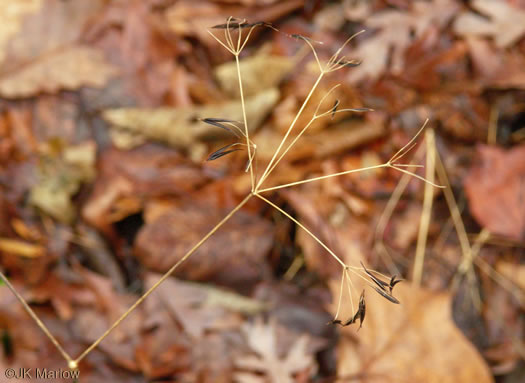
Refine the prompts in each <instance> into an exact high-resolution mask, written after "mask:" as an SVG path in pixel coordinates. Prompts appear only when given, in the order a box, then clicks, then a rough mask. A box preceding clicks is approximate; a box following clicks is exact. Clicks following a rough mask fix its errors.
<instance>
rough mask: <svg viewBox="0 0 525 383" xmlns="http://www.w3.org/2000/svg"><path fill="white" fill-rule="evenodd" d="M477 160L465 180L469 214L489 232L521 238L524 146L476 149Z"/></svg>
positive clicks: (524, 228)
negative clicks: (506, 148) (507, 148)
mask: <svg viewBox="0 0 525 383" xmlns="http://www.w3.org/2000/svg"><path fill="white" fill-rule="evenodd" d="M478 154H479V157H480V161H479V163H478V164H476V165H475V166H474V167H473V168H472V169H471V171H470V174H469V176H468V177H467V179H466V180H465V191H466V194H467V197H468V201H469V207H470V211H471V213H472V215H473V216H474V217H475V218H476V220H477V221H478V222H479V223H480V225H482V226H484V227H485V228H487V229H488V230H490V231H491V232H493V233H495V234H501V235H504V236H507V237H511V238H513V239H516V240H518V241H520V240H523V239H524V238H525V203H524V201H525V145H521V146H518V147H515V148H513V149H510V150H505V149H502V148H498V147H490V146H480V147H479V148H478Z"/></svg>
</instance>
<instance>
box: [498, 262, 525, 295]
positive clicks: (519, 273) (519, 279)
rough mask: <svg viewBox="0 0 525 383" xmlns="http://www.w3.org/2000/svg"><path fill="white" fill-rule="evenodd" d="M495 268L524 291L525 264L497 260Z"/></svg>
mask: <svg viewBox="0 0 525 383" xmlns="http://www.w3.org/2000/svg"><path fill="white" fill-rule="evenodd" d="M496 270H497V271H498V272H500V273H501V274H502V275H503V276H504V277H505V278H508V279H509V280H511V281H512V283H515V284H516V285H517V286H518V287H519V288H521V289H522V290H523V291H525V265H521V264H520V265H516V264H515V263H511V262H505V261H499V262H498V263H497V265H496Z"/></svg>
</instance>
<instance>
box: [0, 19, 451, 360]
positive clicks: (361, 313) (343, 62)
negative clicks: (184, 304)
mask: <svg viewBox="0 0 525 383" xmlns="http://www.w3.org/2000/svg"><path fill="white" fill-rule="evenodd" d="M257 27H267V28H271V29H273V30H275V31H278V30H277V28H275V27H274V26H273V25H271V24H269V23H266V22H257V23H248V22H246V20H239V19H235V18H233V17H230V18H228V19H227V21H226V23H224V24H220V25H216V26H214V27H211V29H210V30H208V33H209V34H210V35H211V36H212V37H213V38H214V39H215V40H216V41H217V42H218V43H219V44H220V45H222V46H223V47H224V48H225V49H226V50H227V51H229V52H230V53H231V54H232V55H233V56H234V57H235V63H236V67H237V77H238V82H239V92H240V101H241V107H242V112H243V121H242V122H241V121H233V120H229V119H227V118H224V117H214V116H213V117H209V118H205V119H202V122H203V123H207V124H211V125H213V126H216V127H217V128H220V129H224V130H226V131H228V132H230V133H231V134H233V135H234V136H236V137H237V138H239V139H240V140H242V142H241V141H239V142H237V143H233V144H230V145H227V146H224V147H222V148H220V149H218V150H216V151H215V152H213V153H212V154H210V156H209V157H208V160H210V161H211V160H216V159H218V158H221V157H223V156H225V155H227V154H229V153H231V152H234V151H238V150H242V148H245V149H246V150H247V152H248V162H247V167H246V172H249V173H250V180H251V191H250V193H249V194H248V195H247V196H246V197H245V198H244V199H243V200H242V201H241V202H240V203H239V204H238V205H237V206H236V207H235V208H234V209H233V210H231V211H230V212H229V213H228V214H227V215H226V216H225V217H224V218H223V219H222V220H221V221H220V222H218V223H217V224H216V225H215V227H213V228H212V229H211V230H210V231H209V232H208V233H207V234H206V235H205V236H204V237H203V238H202V239H201V240H200V241H198V242H197V243H196V244H195V245H194V246H193V247H192V248H191V249H190V250H189V251H188V252H187V253H186V254H185V255H184V256H183V257H182V258H181V259H180V260H179V261H178V262H177V263H175V264H174V265H173V266H172V267H171V268H170V269H169V270H168V271H167V272H166V273H165V274H164V275H163V276H162V277H161V278H160V279H159V280H158V281H157V282H156V283H155V284H154V285H153V286H152V287H151V288H150V289H148V290H147V291H146V292H145V293H144V294H143V295H142V296H141V297H140V298H139V299H137V301H136V302H135V303H134V304H133V305H132V306H131V307H130V308H129V309H127V310H126V312H124V313H123V314H122V315H121V317H120V318H118V319H117V320H116V321H115V322H114V323H113V324H112V325H111V326H110V327H109V328H108V329H107V330H106V331H105V332H104V333H103V334H102V335H101V336H100V337H99V338H98V339H97V340H96V341H95V342H93V343H92V344H91V345H90V346H89V347H88V348H87V349H86V350H84V351H83V352H82V353H81V354H80V355H79V356H78V357H76V358H72V357H71V356H70V355H69V354H68V353H67V352H66V351H65V350H64V349H63V347H62V346H61V345H60V343H59V342H58V341H57V340H56V338H55V337H54V336H53V335H52V334H51V332H50V331H49V329H48V328H47V327H46V326H45V325H44V324H43V323H42V321H40V319H39V318H38V316H37V315H36V314H35V312H34V311H33V310H32V309H31V307H30V306H29V305H28V304H27V302H26V301H25V300H24V298H23V297H22V296H21V295H20V294H19V293H18V292H17V291H16V289H15V288H14V287H13V286H12V284H11V283H10V282H9V280H8V279H7V278H6V276H5V275H4V274H3V273H1V272H0V278H1V279H2V280H3V281H4V282H5V284H6V285H7V286H8V288H9V289H10V290H11V291H12V292H13V294H14V295H15V296H16V298H17V299H18V300H19V301H20V302H21V303H22V305H23V306H24V308H25V310H26V311H27V312H28V313H29V314H30V315H31V317H32V318H33V319H34V320H35V322H36V323H37V325H38V326H39V327H40V328H41V329H42V330H43V331H44V333H45V334H46V336H47V337H48V338H49V339H50V340H51V342H52V343H53V344H54V345H55V346H56V348H57V349H58V350H59V352H60V353H61V354H62V356H63V357H64V359H65V360H66V361H67V363H68V367H69V368H70V369H76V368H78V364H79V362H80V361H81V360H83V359H84V358H85V357H86V356H87V355H88V354H89V353H90V352H91V351H93V349H94V348H96V347H97V346H98V345H99V344H100V342H102V340H104V339H105V338H106V337H107V336H108V335H109V333H111V332H112V331H113V330H114V329H115V328H116V327H118V326H119V325H120V323H121V322H122V321H123V320H124V319H125V318H127V317H128V316H129V315H130V314H131V313H132V312H133V311H134V310H135V309H136V308H137V306H138V305H140V304H141V303H142V302H143V301H144V300H145V299H146V298H147V297H148V296H149V295H150V294H151V293H152V292H154V291H155V290H156V289H157V288H158V287H159V286H160V284H162V283H163V282H164V281H165V280H166V279H167V278H168V277H169V276H170V275H172V274H173V272H174V271H175V270H176V269H177V268H178V267H179V266H180V265H181V264H182V263H183V262H185V261H186V260H187V259H188V258H189V257H191V256H192V255H193V254H194V253H195V252H196V251H197V249H199V247H200V246H201V245H202V244H203V243H204V242H206V240H208V239H209V238H210V237H211V236H212V235H213V234H214V233H215V232H216V231H217V230H218V229H219V228H220V227H222V226H223V225H224V224H225V223H226V222H227V221H228V220H229V219H230V218H231V217H232V216H233V215H234V214H235V213H236V212H237V211H239V210H240V209H241V208H242V207H243V206H244V205H245V204H246V203H247V202H248V201H249V200H250V199H251V198H252V197H256V198H259V199H260V200H262V201H264V202H265V203H267V204H268V205H269V206H271V207H272V208H274V209H276V210H277V211H279V212H281V213H282V214H284V215H285V216H286V217H287V218H289V219H290V220H291V221H293V222H294V223H295V224H296V225H297V226H299V227H300V228H301V229H302V230H304V231H305V232H306V233H307V234H308V235H310V236H311V237H312V238H313V239H314V240H315V241H316V242H318V243H319V245H321V246H322V247H323V248H324V249H325V250H326V251H327V252H328V254H330V255H331V256H332V257H333V258H334V259H335V260H336V261H337V262H338V263H339V264H340V265H341V284H340V294H339V298H338V303H337V311H336V314H335V317H334V319H333V320H332V321H331V323H333V324H339V325H342V326H347V325H350V324H353V323H355V322H356V321H357V320H358V319H359V322H360V327H359V328H361V326H362V325H363V321H364V319H365V312H366V304H365V295H364V291H363V292H362V293H361V296H360V299H359V303H358V309H357V310H355V307H354V302H353V298H352V290H353V284H352V279H351V275H350V273H352V274H354V275H355V276H357V277H359V278H361V279H363V280H365V282H366V283H367V284H368V285H369V286H370V287H371V288H372V289H374V290H375V291H376V292H377V293H378V294H380V295H381V296H382V297H384V298H385V299H387V300H389V301H390V302H392V303H400V302H399V301H398V300H397V299H396V298H395V297H394V296H393V295H392V290H393V288H394V287H395V285H396V284H397V283H399V282H400V281H401V280H400V279H397V277H396V276H393V277H391V278H389V277H387V276H385V275H383V274H381V273H379V272H376V271H372V270H368V269H367V268H366V267H365V266H364V265H363V264H361V266H353V265H348V264H346V263H345V262H344V261H343V260H342V259H341V258H340V257H339V256H337V255H336V254H335V253H334V252H333V251H332V250H331V249H330V248H329V247H328V246H327V245H326V244H325V243H324V242H323V241H322V240H321V239H319V237H317V236H316V235H315V234H313V233H312V232H311V231H310V230H309V229H308V228H307V227H306V226H304V225H303V224H302V223H300V222H299V221H298V220H296V219H295V218H293V217H292V216H291V215H290V214H288V213H287V212H285V211H284V210H283V209H281V208H280V207H279V206H277V205H276V204H275V203H274V202H272V201H271V200H270V199H268V198H267V197H265V196H263V194H264V193H266V192H269V191H275V190H279V189H284V188H289V187H292V186H296V185H300V184H304V183H309V182H314V181H319V180H323V179H327V178H332V177H338V176H342V175H346V174H351V173H357V172H364V171H368V170H374V169H379V168H392V169H395V170H397V171H399V172H402V173H404V174H405V175H408V176H410V177H414V178H417V179H420V180H422V181H424V182H426V183H427V184H429V185H431V186H435V187H442V186H439V185H436V184H434V183H433V182H431V181H429V180H427V179H425V178H423V177H421V176H419V175H417V174H415V173H413V172H411V171H409V170H406V168H409V167H414V168H415V167H421V166H420V165H412V164H404V163H400V162H399V160H401V159H402V158H403V157H405V156H406V155H407V154H408V153H409V152H410V151H411V150H412V149H413V148H414V147H415V146H416V145H417V142H416V140H417V138H418V137H419V135H420V133H421V132H422V131H423V129H424V128H425V126H426V123H427V122H425V124H424V125H423V126H422V127H421V129H420V130H419V131H418V132H417V134H416V135H415V136H414V137H413V138H412V139H411V140H410V141H409V142H408V143H407V144H406V145H405V146H403V147H402V148H401V149H400V150H399V151H398V152H396V153H395V154H394V155H393V156H392V157H391V158H390V159H389V160H388V161H387V162H385V163H383V164H381V165H375V166H369V167H364V168H359V169H351V170H346V171H343V172H339V173H334V174H329V175H325V176H320V177H315V178H309V179H305V180H302V181H297V182H292V183H288V184H282V185H276V186H270V187H265V186H264V184H265V181H266V180H267V179H268V177H269V176H270V174H271V173H272V172H273V171H274V170H275V168H276V167H277V166H278V164H279V163H280V161H281V160H282V159H283V158H284V156H286V154H287V153H288V152H289V151H290V150H291V149H292V148H293V147H294V145H295V143H296V142H297V141H298V140H299V139H300V137H301V136H302V135H303V134H304V133H305V132H306V130H307V129H308V128H309V127H310V126H311V125H312V124H313V123H314V122H315V121H316V120H318V119H321V118H324V117H328V116H330V117H333V116H334V115H335V114H336V113H343V112H345V113H346V112H366V111H370V110H371V109H368V108H358V109H351V108H346V109H338V107H339V101H338V100H336V102H335V104H334V105H332V106H331V107H330V108H328V109H326V110H324V111H321V108H322V107H323V103H324V101H325V100H326V98H327V96H328V95H329V94H331V93H332V92H333V91H334V90H335V89H336V88H337V87H338V86H339V85H336V86H335V87H333V88H332V89H331V90H330V91H329V92H328V93H327V94H326V95H324V97H323V98H322V99H321V101H320V102H319V105H318V106H317V108H316V110H315V112H314V114H313V116H312V117H311V119H310V120H309V122H308V123H307V124H306V125H305V126H304V127H303V128H302V130H301V131H300V132H299V133H298V134H296V135H295V137H294V138H293V140H291V141H290V142H288V138H289V136H290V134H291V133H292V131H293V130H294V128H295V125H296V123H297V121H298V120H299V118H300V116H301V115H302V113H303V112H304V110H305V108H306V106H307V104H308V103H309V101H310V98H311V97H312V95H313V94H314V93H315V91H316V89H317V87H318V85H319V84H320V82H321V80H322V79H323V78H324V77H325V76H326V75H328V74H329V73H332V72H335V71H338V70H341V69H343V68H351V67H354V66H357V65H359V62H357V61H355V60H350V59H348V58H347V57H346V56H345V55H342V51H343V49H344V48H345V47H346V46H347V45H348V43H349V42H350V41H351V40H352V39H353V38H354V37H355V36H357V35H359V34H360V33H362V32H363V31H361V32H359V33H356V34H355V35H353V36H351V37H350V38H349V39H348V40H346V41H345V43H344V44H343V45H342V46H341V47H340V48H339V49H338V50H337V51H336V52H335V53H334V54H333V55H332V56H331V58H330V59H329V60H328V61H327V62H326V63H322V62H321V60H320V59H319V56H318V55H317V52H316V50H315V48H314V44H318V43H319V42H315V41H313V40H311V39H309V38H307V37H304V36H300V35H290V37H292V38H296V39H299V40H302V41H303V42H304V43H305V44H306V45H307V46H308V47H309V48H310V50H311V51H312V53H313V56H314V59H315V62H316V63H317V66H318V68H319V75H318V77H317V79H316V80H315V82H314V84H313V86H312V88H311V90H310V92H309V93H308V95H307V97H306V99H305V100H304V102H303V104H302V106H301V107H300V108H299V111H298V112H297V114H296V116H295V118H294V119H293V121H292V123H291V124H290V126H289V127H288V129H287V131H286V133H285V135H284V137H283V138H282V140H281V142H280V144H279V145H278V147H277V148H276V149H275V152H274V153H273V156H272V158H271V160H270V162H269V163H268V164H267V166H266V168H265V169H264V171H263V172H262V174H261V175H260V176H259V174H257V171H256V168H255V167H254V164H255V163H256V155H257V146H256V144H255V143H254V142H253V141H252V140H251V139H250V136H249V129H248V121H247V118H246V108H245V99H244V93H243V84H242V75H241V67H240V54H241V52H242V51H243V49H244V48H245V46H246V44H247V43H248V40H249V38H250V36H251V34H252V32H253V31H254V29H255V28H257ZM221 31H223V33H221ZM427 121H428V120H427ZM381 278H385V279H386V280H388V281H389V282H385V281H384V280H383V279H381ZM345 285H346V286H347V289H348V295H349V298H350V302H351V306H352V311H353V312H355V314H354V315H353V316H352V317H351V318H350V319H348V320H346V321H344V322H343V321H341V320H340V319H339V318H338V317H339V313H340V309H341V305H342V302H343V292H344V286H345Z"/></svg>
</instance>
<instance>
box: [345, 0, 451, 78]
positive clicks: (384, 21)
mask: <svg viewBox="0 0 525 383" xmlns="http://www.w3.org/2000/svg"><path fill="white" fill-rule="evenodd" d="M456 10H457V4H456V3H455V2H454V1H452V0H434V1H431V2H414V3H413V6H412V9H411V10H410V11H408V12H401V11H397V10H388V11H384V12H380V13H378V14H375V15H372V16H371V17H369V18H368V19H366V26H367V27H369V28H377V29H379V31H378V32H377V33H376V34H375V35H373V36H372V37H370V38H368V39H366V40H365V41H363V42H361V43H360V44H359V46H358V47H357V49H356V50H355V51H354V52H352V57H355V58H357V59H360V60H362V63H361V65H360V66H358V67H357V68H354V69H353V70H351V71H350V73H349V79H350V81H351V82H359V81H361V80H363V79H366V78H369V79H376V78H377V77H379V76H380V75H381V74H383V72H385V70H386V69H387V64H388V61H389V56H390V52H392V53H391V54H392V58H391V60H390V61H391V62H392V64H391V68H390V70H391V72H392V73H394V74H400V73H401V72H402V70H403V68H404V65H405V63H404V53H405V50H406V48H407V47H408V46H409V45H410V43H411V42H412V41H413V39H414V37H419V36H421V35H422V34H423V32H425V31H426V30H427V29H428V27H429V26H431V25H435V26H437V27H439V28H441V27H443V26H444V25H446V24H447V22H448V21H449V20H450V19H451V18H452V16H453V15H454V13H455V12H456ZM412 32H413V34H414V37H413V36H412Z"/></svg>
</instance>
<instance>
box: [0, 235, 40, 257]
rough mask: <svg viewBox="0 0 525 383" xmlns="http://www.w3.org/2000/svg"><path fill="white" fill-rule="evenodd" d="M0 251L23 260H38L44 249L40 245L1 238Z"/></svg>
mask: <svg viewBox="0 0 525 383" xmlns="http://www.w3.org/2000/svg"><path fill="white" fill-rule="evenodd" d="M0 251H1V252H5V253H9V254H15V255H18V256H20V257H25V258H38V257H42V256H43V255H44V254H45V248H44V247H43V246H42V245H38V244H33V243H29V242H26V241H21V240H19V239H13V238H2V237H0Z"/></svg>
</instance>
